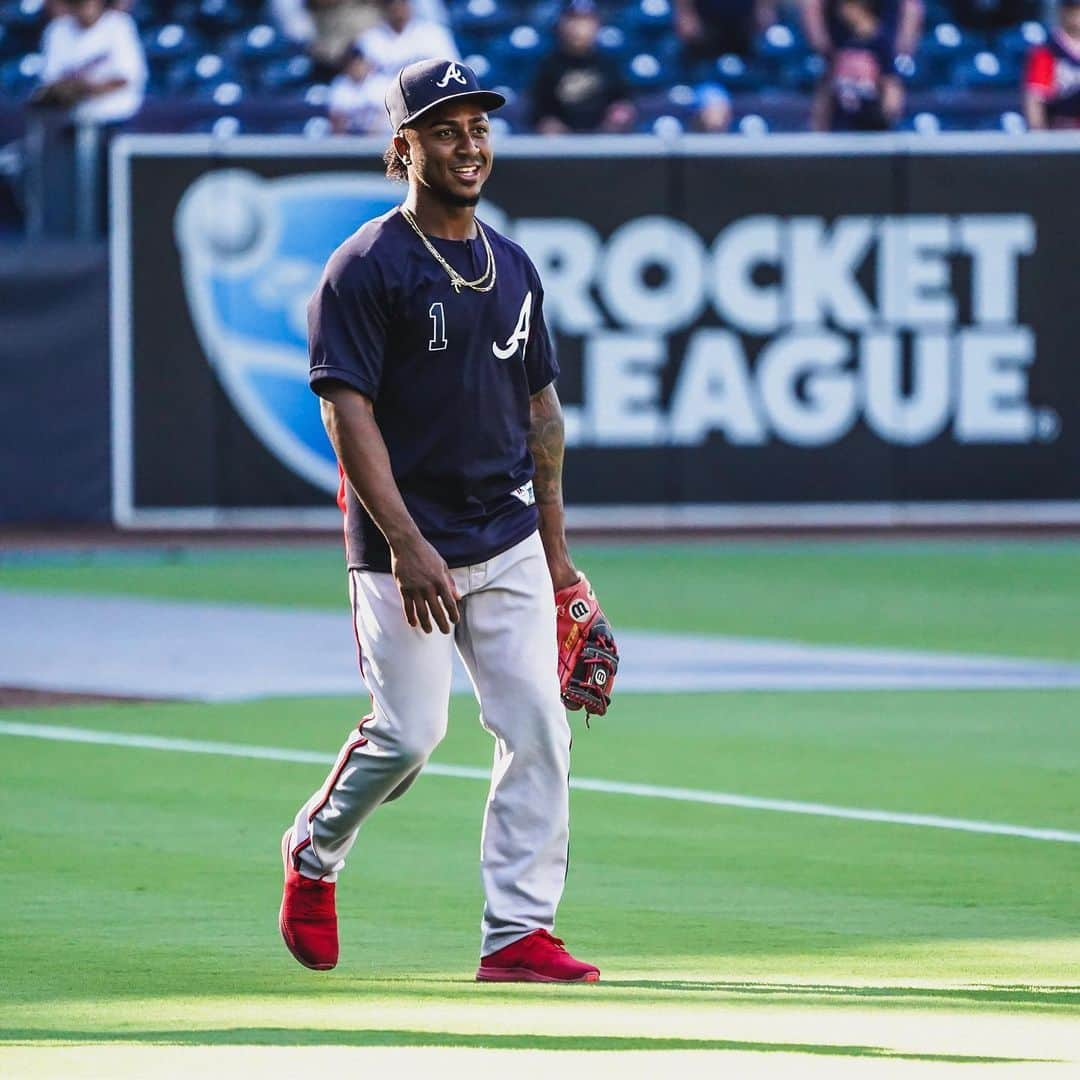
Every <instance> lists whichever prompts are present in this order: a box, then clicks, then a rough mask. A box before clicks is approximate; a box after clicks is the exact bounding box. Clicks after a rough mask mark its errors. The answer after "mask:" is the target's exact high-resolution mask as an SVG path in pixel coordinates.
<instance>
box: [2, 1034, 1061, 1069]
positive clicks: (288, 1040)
mask: <svg viewBox="0 0 1080 1080" xmlns="http://www.w3.org/2000/svg"><path fill="white" fill-rule="evenodd" d="M52 1043H66V1044H72V1043H74V1044H83V1045H85V1044H88V1043H124V1044H130V1043H137V1044H156V1045H160V1046H437V1047H463V1048H468V1049H497V1050H601V1051H603V1050H609V1051H610V1050H667V1051H671V1050H712V1051H718V1050H720V1051H723V1050H727V1051H733V1050H739V1051H744V1052H745V1051H750V1052H754V1053H767V1054H816V1055H821V1056H825V1057H868V1058H882V1059H889V1060H896V1061H938V1062H947V1063H953V1064H958V1065H972V1064H978V1065H987V1064H1006V1063H1012V1064H1019V1063H1024V1064H1031V1063H1040V1064H1049V1063H1051V1062H1052V1060H1053V1059H1047V1058H1015V1057H990V1056H982V1055H974V1054H933V1053H925V1054H919V1053H903V1052H900V1051H897V1050H889V1049H886V1048H885V1047H881V1046H845V1045H834V1044H832V1043H784V1042H775V1043H773V1042H750V1041H743V1040H739V1039H672V1038H657V1039H648V1038H637V1037H630V1036H619V1035H526V1034H521V1035H517V1034H514V1035H507V1034H498V1035H496V1034H490V1035H489V1034H465V1033H460V1032H453V1031H409V1030H405V1031H398V1030H365V1029H358V1030H355V1031H352V1030H342V1029H312V1028H220V1029H207V1030H202V1031H128V1030H122V1031H100V1030H99V1031H57V1030H52V1029H49V1030H45V1029H41V1030H37V1029H33V1028H26V1029H21V1030H19V1029H15V1030H11V1031H7V1032H0V1046H42V1045H48V1044H52Z"/></svg>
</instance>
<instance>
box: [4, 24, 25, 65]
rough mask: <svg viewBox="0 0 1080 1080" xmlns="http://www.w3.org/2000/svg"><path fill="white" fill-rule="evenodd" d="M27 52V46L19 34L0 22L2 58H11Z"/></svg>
mask: <svg viewBox="0 0 1080 1080" xmlns="http://www.w3.org/2000/svg"><path fill="white" fill-rule="evenodd" d="M25 52H26V47H25V45H24V44H23V42H22V40H21V39H20V38H19V36H18V35H17V34H13V33H12V32H11V31H10V30H9V29H8V28H7V27H6V26H3V25H2V24H0V60H10V59H13V58H14V57H18V56H22V55H23V54H25Z"/></svg>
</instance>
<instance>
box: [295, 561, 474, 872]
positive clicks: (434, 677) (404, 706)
mask: <svg viewBox="0 0 1080 1080" xmlns="http://www.w3.org/2000/svg"><path fill="white" fill-rule="evenodd" d="M454 573H455V576H457V575H464V574H465V571H454ZM463 582H464V577H462V580H461V581H460V582H459V583H458V584H459V588H461V585H462V584H463ZM349 591H350V594H351V596H352V602H353V603H352V606H353V619H354V622H355V625H356V636H357V640H358V641H359V643H360V662H361V670H362V672H363V676H364V680H365V682H366V683H367V685H368V689H369V690H370V691H371V700H372V711H371V714H370V715H369V716H367V717H365V719H364V721H363V722H362V723H361V725H360V728H359V730H353V731H352V732H350V734H349V737H348V738H347V739H346V740H345V744H344V746H343V747H342V749H341V753H340V754H339V755H338V759H337V762H336V763H335V765H334V767H333V768H332V769H331V770H330V773H329V775H328V776H327V778H326V782H325V783H324V784H323V786H322V787H321V788H320V789H319V790H318V791H317V792H316V793H315V794H314V795H313V796H312V797H311V798H310V799H309V800H308V801H307V803H306V804H305V805H304V806H303V807H302V808H301V809H300V812H299V813H298V814H297V815H296V821H295V824H294V826H293V839H292V843H293V857H294V859H295V860H296V865H297V867H298V869H299V870H300V871H301V872H302V873H303V874H305V875H306V876H308V877H316V878H323V879H324V880H326V881H335V880H337V875H338V872H339V871H340V870H341V868H342V867H343V866H344V865H345V858H346V856H347V855H348V853H349V850H350V849H351V848H352V845H353V842H354V841H355V840H356V834H357V831H358V830H359V828H360V826H361V824H363V822H364V819H365V818H367V817H368V815H369V814H370V813H371V812H372V811H373V810H374V809H375V808H376V807H377V806H379V805H380V804H381V803H384V802H387V801H389V800H390V799H393V798H397V797H398V796H399V795H401V794H402V793H403V792H404V791H405V790H406V788H408V786H409V785H410V784H411V783H412V781H413V780H415V779H416V777H417V776H418V775H419V773H420V770H421V769H422V768H423V766H424V763H425V762H426V761H427V759H428V757H429V756H430V755H431V752H432V751H433V750H434V749H435V747H436V746H438V744H439V742H440V741H441V740H442V737H443V735H444V734H445V733H446V720H447V709H448V706H449V700H450V678H451V674H452V671H453V650H454V643H453V636H452V635H446V634H441V633H439V631H438V630H434V631H433V632H432V633H431V634H425V633H424V632H423V631H422V630H420V629H419V628H413V627H411V626H409V624H408V623H407V622H406V621H405V614H404V612H403V611H402V609H401V594H400V593H399V592H398V587H397V584H396V582H395V581H394V578H393V576H392V575H391V574H372V573H367V572H363V571H358V570H352V571H350V572H349Z"/></svg>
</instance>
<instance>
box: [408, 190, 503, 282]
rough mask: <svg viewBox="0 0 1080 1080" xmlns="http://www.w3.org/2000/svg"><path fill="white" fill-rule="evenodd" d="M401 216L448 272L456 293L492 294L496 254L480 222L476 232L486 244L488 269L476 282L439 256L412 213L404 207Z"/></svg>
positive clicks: (477, 223) (477, 224)
mask: <svg viewBox="0 0 1080 1080" xmlns="http://www.w3.org/2000/svg"><path fill="white" fill-rule="evenodd" d="M401 216H402V217H403V218H404V219H405V220H406V221H407V222H408V223H409V226H410V227H411V228H412V231H413V232H414V233H416V235H417V236H419V237H420V240H421V242H422V243H423V245H424V247H426V248H427V249H428V251H429V252H430V253H431V256H432V258H433V259H434V260H435V261H436V262H437V263H438V264H439V265H440V266H441V267H442V268H443V269H444V270H445V271H446V273H447V276H448V277H449V278H450V284H451V285H453V287H454V292H456V293H460V292H461V290H462V289H473V290H474V291H476V292H490V291H491V290H492V288H493V287H494V285H495V254H494V252H492V250H491V244H489V243H488V238H487V233H485V232H484V227H483V226H482V225H481V224H480V222H479V221H477V222H476V231H477V232H478V233H479V234H480V239H481V240H482V241H483V244H484V252H485V253H486V255H487V269H486V270H485V271H484V272H483V273H482V274H481V275H480V276H479V277H478V278H477V279H476V280H475V281H466V280H465V278H463V277H462V276H461V274H459V273H458V272H457V271H456V270H455V269H454V268H453V267H452V266H451V265H450V264H449V263H448V262H447V261H446V260H445V259H444V258H443V257H442V255H441V254H439V251H438V249H437V248H436V247H435V245H434V244H433V243H432V242H431V241H430V240H429V239H428V238H427V237H426V236H425V235H424V230H423V229H421V228H420V226H419V225H418V224H417V221H416V218H415V217H413V213H412V211H411V210H409V209H408V208H407V207H404V206H403V207H401ZM489 279H490V280H489ZM485 282H486V284H485Z"/></svg>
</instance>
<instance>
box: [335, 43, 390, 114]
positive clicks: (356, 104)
mask: <svg viewBox="0 0 1080 1080" xmlns="http://www.w3.org/2000/svg"><path fill="white" fill-rule="evenodd" d="M373 73H374V65H373V64H372V63H371V61H370V60H368V59H367V57H366V56H364V53H363V50H362V49H361V48H360V46H359V45H353V46H351V48H350V49H349V55H348V57H347V58H346V60H345V66H344V68H343V69H342V72H341V74H340V75H338V76H337V78H336V79H334V81H333V82H332V83H331V84H330V100H329V102H328V111H329V113H330V127H331V129H332V130H333V132H334V134H335V135H345V134H350V135H374V134H384V133H386V132H388V131H389V121H388V120H387V117H386V106H385V105H384V104H383V90H384V84H383V83H382V82H381V81H379V80H378V79H376V78H374V77H373Z"/></svg>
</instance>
